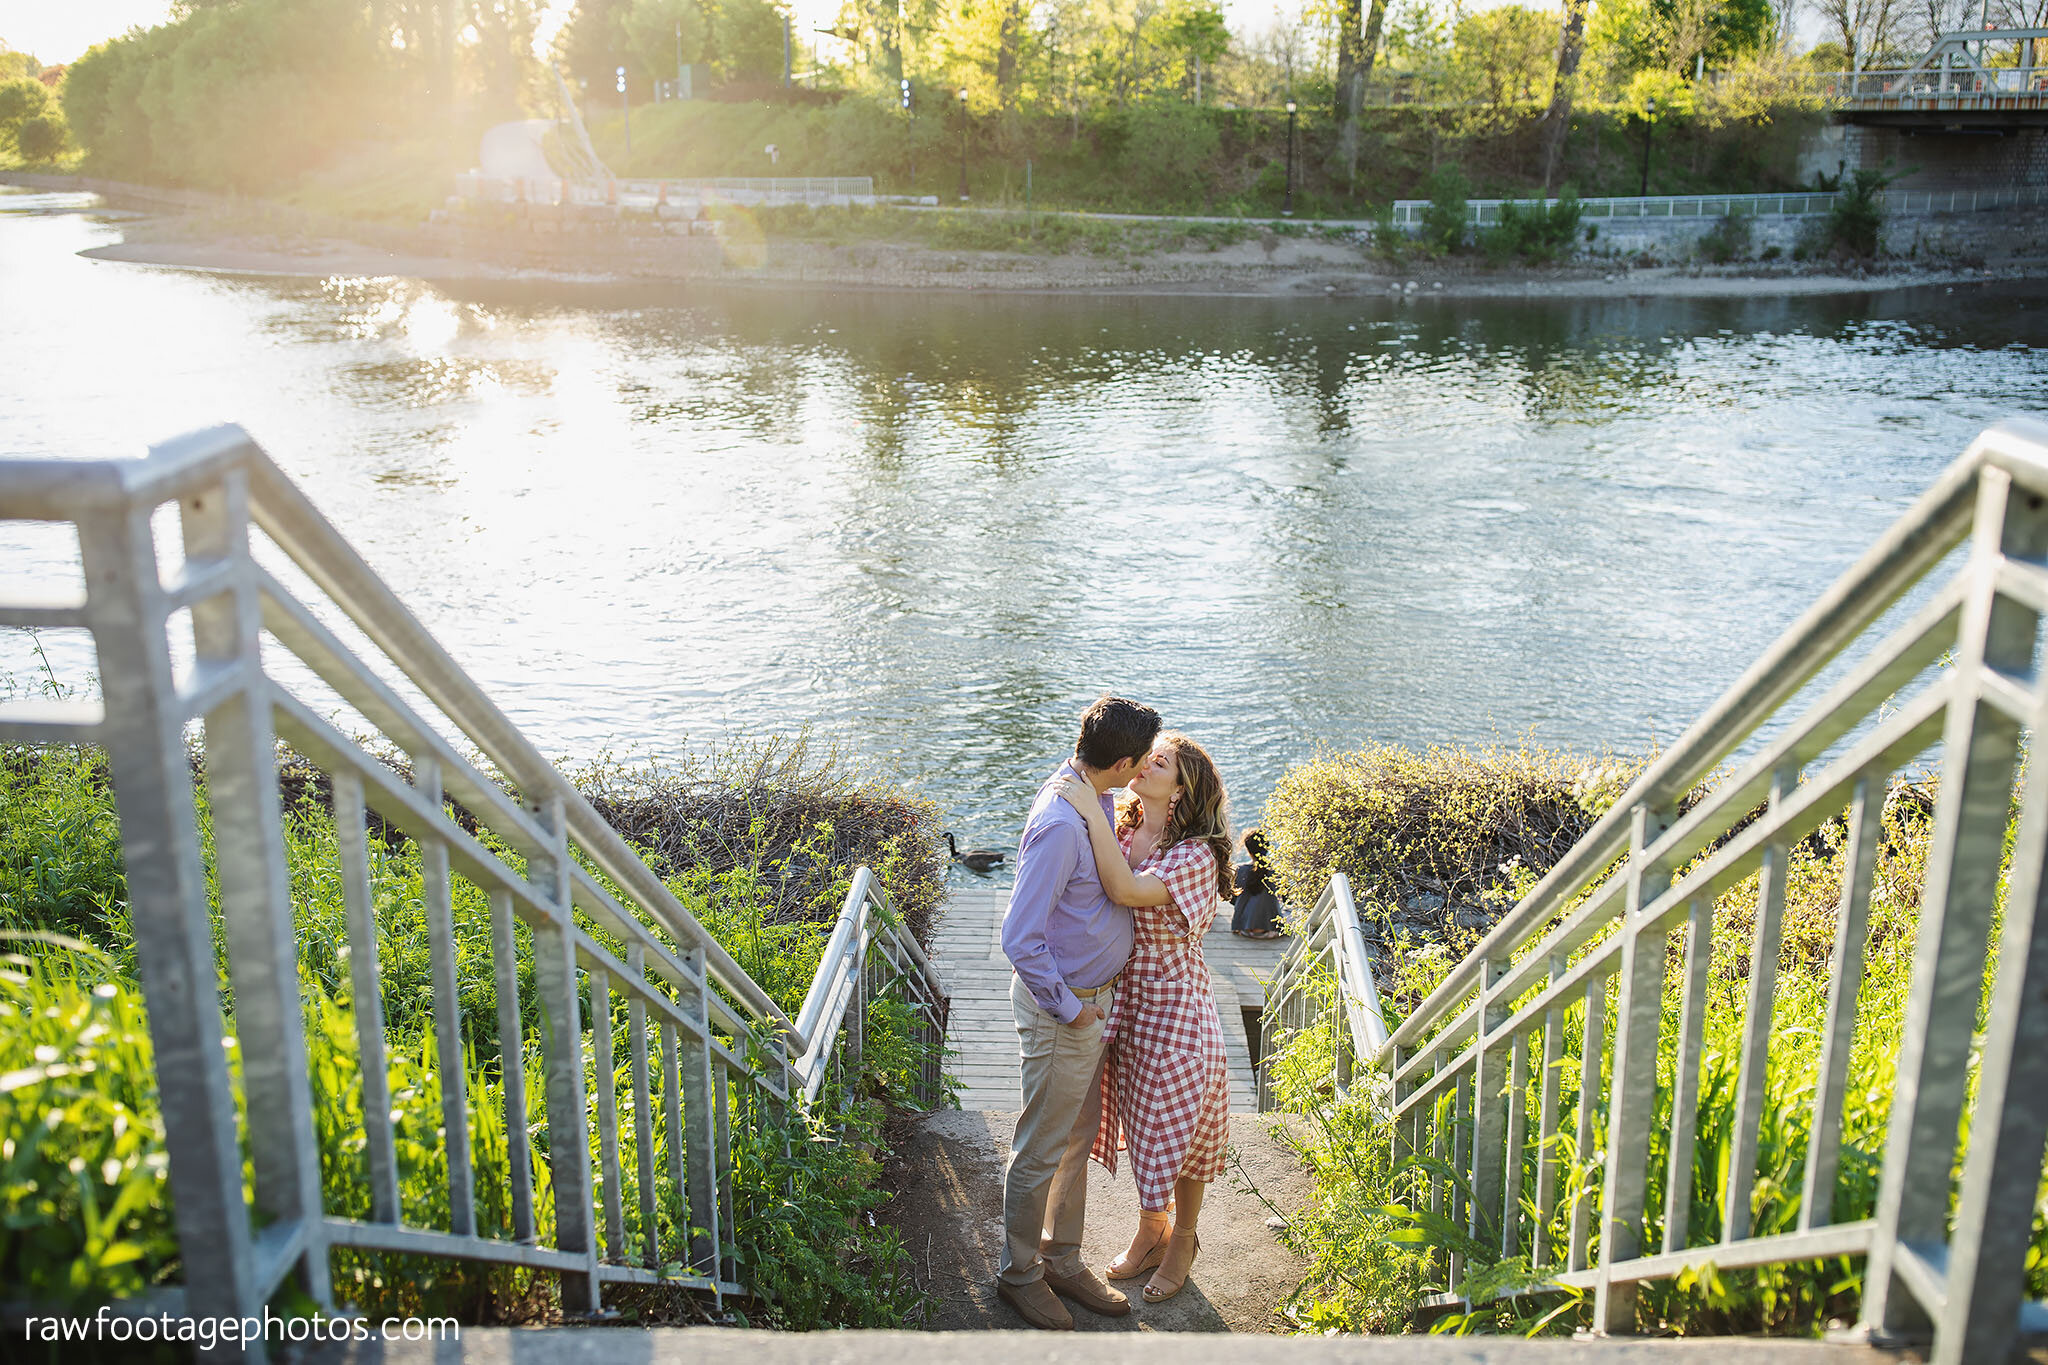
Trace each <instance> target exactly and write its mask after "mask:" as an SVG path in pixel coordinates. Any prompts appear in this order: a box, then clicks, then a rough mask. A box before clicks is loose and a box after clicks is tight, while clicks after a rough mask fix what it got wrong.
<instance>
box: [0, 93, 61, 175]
mask: <svg viewBox="0 0 2048 1365" xmlns="http://www.w3.org/2000/svg"><path fill="white" fill-rule="evenodd" d="M49 104H50V90H49V87H48V86H46V85H44V84H43V83H42V82H41V81H39V80H37V79H36V78H35V77H33V76H17V77H15V78H14V79H13V80H10V81H6V82H0V147H4V146H6V145H8V144H10V143H12V144H14V145H16V146H17V147H19V145H20V139H21V132H22V129H23V128H24V127H25V126H26V125H27V124H28V122H29V121H30V120H31V119H38V118H41V117H42V116H43V111H44V110H45V109H47V108H48V107H49ZM22 155H24V156H27V155H28V153H27V152H26V151H24V152H23V153H22ZM31 159H32V160H37V161H40V160H43V159H44V158H42V157H33V158H31Z"/></svg>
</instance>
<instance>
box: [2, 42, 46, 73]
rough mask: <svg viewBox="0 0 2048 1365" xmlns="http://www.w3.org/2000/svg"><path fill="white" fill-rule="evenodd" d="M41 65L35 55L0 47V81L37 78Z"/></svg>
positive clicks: (3, 46)
mask: <svg viewBox="0 0 2048 1365" xmlns="http://www.w3.org/2000/svg"><path fill="white" fill-rule="evenodd" d="M42 70H43V64H42V63H41V62H39V61H37V60H36V59H35V54H33V53H29V52H16V51H15V50H14V49H13V48H11V47H7V46H5V45H0V81H11V80H13V79H15V78H16V77H18V76H39V75H41V74H42Z"/></svg>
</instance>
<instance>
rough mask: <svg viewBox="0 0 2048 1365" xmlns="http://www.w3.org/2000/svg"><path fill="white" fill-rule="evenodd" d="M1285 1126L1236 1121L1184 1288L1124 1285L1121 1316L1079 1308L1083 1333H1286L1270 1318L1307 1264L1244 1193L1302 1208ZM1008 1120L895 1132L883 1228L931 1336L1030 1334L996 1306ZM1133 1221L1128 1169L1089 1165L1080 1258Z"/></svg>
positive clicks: (918, 1125)
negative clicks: (1162, 1293) (912, 1279)
mask: <svg viewBox="0 0 2048 1365" xmlns="http://www.w3.org/2000/svg"><path fill="white" fill-rule="evenodd" d="M1279 1121H1280V1120H1276V1119H1271V1118H1267V1117H1265V1116H1259V1115H1250V1114H1234V1115H1232V1116H1231V1120H1230V1144H1231V1148H1232V1151H1233V1153H1234V1157H1233V1161H1232V1170H1231V1173H1230V1174H1227V1175H1226V1176H1225V1177H1224V1178H1223V1179H1222V1180H1219V1181H1217V1182H1216V1183H1215V1184H1213V1185H1211V1186H1210V1187H1209V1194H1208V1198H1207V1202H1206V1203H1205V1204H1204V1205H1203V1209H1202V1225H1201V1226H1202V1251H1201V1255H1200V1256H1199V1257H1198V1258H1197V1259H1196V1261H1195V1269H1194V1273H1193V1274H1192V1275H1191V1276H1190V1277H1189V1279H1188V1284H1187V1287H1186V1288H1185V1289H1183V1290H1182V1291H1181V1292H1180V1293H1179V1294H1178V1295H1176V1296H1175V1297H1174V1298H1172V1299H1169V1300H1168V1301H1167V1302H1165V1303H1162V1304H1147V1303H1145V1302H1143V1301H1142V1298H1141V1296H1140V1295H1139V1293H1138V1290H1139V1288H1140V1287H1141V1286H1142V1285H1143V1284H1144V1281H1143V1280H1126V1281H1121V1282H1119V1284H1118V1287H1119V1288H1121V1289H1123V1290H1124V1291H1125V1292H1126V1293H1127V1294H1129V1295H1130V1297H1131V1312H1130V1315H1129V1316H1128V1317H1122V1318H1100V1317H1097V1316H1095V1315H1094V1314H1093V1313H1090V1312H1088V1311H1087V1310H1086V1309H1083V1308H1075V1309H1074V1310H1073V1312H1074V1326H1075V1330H1076V1331H1079V1332H1285V1331H1290V1330H1292V1325H1291V1324H1289V1323H1288V1322H1287V1321H1286V1320H1285V1319H1283V1318H1281V1317H1280V1316H1279V1314H1278V1312H1277V1310H1278V1309H1279V1307H1280V1305H1281V1304H1282V1303H1283V1302H1285V1301H1286V1298H1287V1295H1288V1294H1289V1293H1290V1292H1291V1291H1292V1290H1293V1288H1294V1286H1295V1284H1296V1283H1297V1282H1298V1281H1299V1279H1300V1277H1301V1273H1302V1263H1301V1261H1300V1260H1299V1259H1298V1258H1296V1257H1295V1256H1294V1255H1293V1253H1291V1252H1289V1251H1288V1250H1287V1249H1286V1248H1284V1247H1282V1246H1281V1245H1280V1242H1279V1240H1278V1238H1277V1237H1276V1236H1275V1234H1274V1231H1273V1229H1271V1228H1269V1227H1268V1226H1267V1225H1266V1219H1267V1218H1268V1217H1270V1216H1271V1212H1272V1211H1271V1210H1270V1209H1269V1208H1268V1207H1267V1206H1266V1205H1265V1204H1264V1203H1262V1202H1261V1201H1260V1200H1259V1198H1257V1197H1256V1196H1254V1195H1253V1194H1251V1193H1250V1192H1249V1191H1248V1190H1247V1188H1246V1186H1245V1180H1246V1178H1247V1177H1249V1179H1250V1180H1251V1182H1252V1183H1253V1184H1254V1185H1256V1187H1257V1189H1258V1191H1259V1193H1260V1194H1261V1195H1263V1196H1265V1198H1266V1199H1268V1200H1270V1201H1272V1203H1273V1204H1275V1205H1277V1206H1278V1207H1280V1208H1282V1209H1286V1210H1290V1211H1291V1210H1293V1209H1295V1208H1297V1207H1299V1206H1300V1205H1301V1204H1302V1203H1303V1202H1304V1201H1305V1200H1306V1199H1307V1197H1308V1194H1309V1185H1308V1179H1307V1176H1306V1174H1305V1173H1304V1172H1303V1170H1302V1168H1301V1165H1300V1162H1299V1161H1298V1160H1297V1159H1296V1158H1295V1156H1294V1154H1293V1153H1292V1151H1290V1150H1289V1149H1288V1147H1287V1144H1286V1143H1285V1141H1284V1140H1283V1139H1282V1137H1281V1136H1280V1135H1279V1134H1277V1133H1272V1132H1269V1131H1268V1129H1269V1127H1270V1125H1272V1124H1273V1123H1275V1122H1279ZM1016 1123H1017V1116H1016V1115H1015V1114H999V1113H987V1112H970V1111H948V1112H943V1113H939V1114H935V1115H932V1116H931V1117H929V1118H924V1119H920V1120H916V1121H915V1123H914V1126H913V1127H912V1128H911V1129H910V1130H909V1131H908V1132H907V1133H904V1134H899V1135H898V1140H897V1143H896V1153H897V1160H896V1162H895V1163H894V1164H893V1166H892V1168H891V1171H890V1175H889V1177H888V1183H889V1186H890V1188H891V1189H892V1190H893V1191H894V1192H895V1195H896V1198H895V1199H894V1200H893V1201H892V1204H891V1208H892V1210H893V1211H892V1213H891V1215H890V1220H891V1221H892V1222H893V1223H895V1224H896V1226H897V1227H898V1229H899V1230H900V1231H901V1232H902V1235H903V1242H904V1245H905V1246H906V1247H908V1248H909V1250H910V1253H911V1258H912V1260H913V1261H914V1262H915V1264H916V1275H917V1278H918V1280H919V1282H920V1283H922V1284H924V1285H925V1286H926V1287H927V1289H928V1290H929V1291H930V1294H931V1298H932V1303H933V1312H932V1317H931V1320H930V1321H929V1322H928V1323H927V1324H926V1326H927V1327H928V1328H930V1329H932V1330H935V1331H972V1330H982V1331H1002V1330H1010V1329H1016V1328H1021V1327H1024V1326H1025V1323H1024V1321H1023V1319H1022V1318H1020V1317H1018V1316H1017V1314H1016V1313H1015V1312H1014V1311H1013V1310H1012V1309H1011V1308H1010V1306H1009V1305H1008V1304H1006V1303H1004V1302H1003V1301H1002V1300H1001V1299H999V1298H997V1297H996V1290H995V1277H996V1261H997V1256H998V1253H999V1248H1000V1245H1001V1239H1002V1210H1003V1163H1004V1162H1005V1161H1006V1160H1007V1159H1008V1157H1009V1152H1010V1134H1011V1132H1012V1130H1013V1129H1014V1128H1015V1127H1016ZM1137 1223H1138V1197H1137V1191H1136V1189H1135V1188H1134V1187H1133V1185H1132V1184H1131V1177H1130V1170H1129V1168H1128V1167H1126V1168H1124V1169H1123V1170H1122V1171H1120V1172H1119V1174H1118V1175H1117V1176H1115V1177H1112V1176H1111V1175H1110V1174H1109V1173H1108V1172H1107V1171H1105V1170H1103V1169H1102V1168H1101V1167H1100V1166H1096V1165H1093V1164H1091V1165H1090V1166H1089V1168H1088V1230H1087V1235H1086V1237H1085V1239H1084V1240H1083V1244H1082V1254H1083V1256H1085V1257H1086V1258H1087V1261H1088V1264H1089V1265H1091V1266H1094V1267H1095V1268H1096V1269H1097V1270H1100V1269H1101V1268H1102V1267H1103V1266H1104V1265H1107V1264H1108V1263H1109V1261H1110V1259H1111V1258H1112V1257H1114V1256H1115V1255H1116V1254H1117V1253H1119V1252H1121V1251H1122V1250H1123V1249H1124V1247H1125V1246H1126V1245H1127V1244H1128V1243H1129V1240H1130V1236H1131V1233H1132V1231H1133V1230H1134V1229H1135V1228H1136V1227H1137Z"/></svg>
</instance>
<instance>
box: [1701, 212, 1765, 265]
mask: <svg viewBox="0 0 2048 1365" xmlns="http://www.w3.org/2000/svg"><path fill="white" fill-rule="evenodd" d="M1755 227H1756V225H1755V224H1754V223H1752V222H1751V221H1750V219H1749V215H1747V214H1741V213H1731V214H1729V215H1727V216H1726V217H1724V218H1723V219H1721V221H1720V222H1718V223H1716V224H1714V226H1713V228H1712V229H1711V230H1710V231H1709V232H1708V233H1707V235H1706V236H1704V237H1702V238H1700V244H1699V252H1700V255H1702V256H1704V257H1706V258H1707V259H1708V260H1710V261H1712V262H1713V263H1714V264H1715V265H1726V264H1728V262H1730V261H1740V260H1746V259H1748V257H1749V254H1750V249H1751V245H1752V243H1753V241H1754V238H1755Z"/></svg>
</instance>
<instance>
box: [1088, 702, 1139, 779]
mask: <svg viewBox="0 0 2048 1365" xmlns="http://www.w3.org/2000/svg"><path fill="white" fill-rule="evenodd" d="M1158 735H1159V713H1158V712H1157V711H1154V710H1153V709H1152V708H1151V707H1149V706H1145V705H1142V704H1140V703H1138V702H1134V701H1126V700H1125V699H1124V698H1122V697H1101V698H1099V699H1097V701H1096V703H1095V704H1094V705H1093V706H1091V707H1089V708H1088V709H1087V710H1086V711H1083V712H1082V713H1081V737H1080V738H1079V739H1077V740H1075V741H1074V757H1075V758H1078V759H1080V760H1081V762H1083V763H1085V764H1087V765H1088V766H1089V767H1091V768H1114V767H1115V766H1116V765H1117V761H1118V760H1119V759H1125V758H1143V757H1144V756H1145V754H1146V751H1147V750H1149V749H1150V748H1151V747H1152V741H1153V740H1154V739H1156V738H1157V737H1158Z"/></svg>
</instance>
